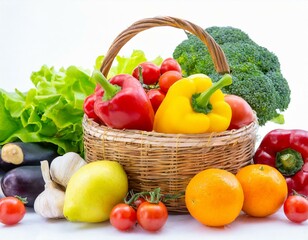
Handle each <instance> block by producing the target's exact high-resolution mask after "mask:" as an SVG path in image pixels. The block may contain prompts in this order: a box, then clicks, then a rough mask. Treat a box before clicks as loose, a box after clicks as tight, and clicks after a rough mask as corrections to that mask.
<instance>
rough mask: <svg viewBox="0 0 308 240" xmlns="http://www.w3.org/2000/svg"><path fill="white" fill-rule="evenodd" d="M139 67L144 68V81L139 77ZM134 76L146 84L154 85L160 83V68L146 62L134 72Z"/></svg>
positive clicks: (142, 70)
mask: <svg viewBox="0 0 308 240" xmlns="http://www.w3.org/2000/svg"><path fill="white" fill-rule="evenodd" d="M139 66H140V67H141V68H142V69H141V72H142V79H141V78H140V77H139V71H140V70H139ZM132 75H133V77H135V78H137V79H138V80H139V81H141V82H142V83H144V84H147V85H154V84H156V83H157V82H158V79H159V77H160V68H159V67H158V66H157V65H155V64H154V63H151V62H144V63H141V64H139V65H138V66H137V67H136V68H135V69H134V70H133V73H132Z"/></svg>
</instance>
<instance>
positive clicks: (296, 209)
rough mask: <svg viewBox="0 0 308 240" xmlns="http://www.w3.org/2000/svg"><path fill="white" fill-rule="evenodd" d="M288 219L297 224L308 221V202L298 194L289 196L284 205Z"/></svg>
mask: <svg viewBox="0 0 308 240" xmlns="http://www.w3.org/2000/svg"><path fill="white" fill-rule="evenodd" d="M283 211H284V213H285V215H286V217H287V218H288V219H289V220H290V221H292V222H295V223H302V222H305V221H306V220H307V219H308V200H307V198H306V197H305V196H301V195H298V194H295V195H291V196H289V197H288V198H287V199H286V201H285V202H284V205H283Z"/></svg>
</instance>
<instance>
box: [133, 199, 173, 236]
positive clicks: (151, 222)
mask: <svg viewBox="0 0 308 240" xmlns="http://www.w3.org/2000/svg"><path fill="white" fill-rule="evenodd" d="M167 219H168V210H167V207H166V206H165V204H164V203H162V202H158V203H151V202H144V203H141V205H140V206H139V207H138V209H137V221H138V223H139V225H140V226H141V227H142V228H143V229H144V230H147V231H150V232H155V231H158V230H160V229H161V228H162V227H163V226H164V225H165V224H166V222H167Z"/></svg>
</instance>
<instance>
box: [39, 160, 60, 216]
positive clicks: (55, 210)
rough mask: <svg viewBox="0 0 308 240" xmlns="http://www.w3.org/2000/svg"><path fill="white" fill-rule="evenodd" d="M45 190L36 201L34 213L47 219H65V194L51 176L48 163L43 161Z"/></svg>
mask: <svg viewBox="0 0 308 240" xmlns="http://www.w3.org/2000/svg"><path fill="white" fill-rule="evenodd" d="M41 169H42V175H43V179H44V181H45V190H44V191H43V192H42V193H40V194H39V195H38V196H37V198H36V199H35V201H34V211H35V212H36V213H37V214H39V215H41V216H42V217H45V218H64V215H63V206H64V198H65V192H64V191H63V190H61V188H60V187H59V186H58V185H57V184H56V183H54V182H53V181H52V180H51V178H50V174H49V166H48V161H47V160H44V161H41Z"/></svg>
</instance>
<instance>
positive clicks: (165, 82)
mask: <svg viewBox="0 0 308 240" xmlns="http://www.w3.org/2000/svg"><path fill="white" fill-rule="evenodd" d="M181 78H182V73H179V72H177V71H168V72H165V73H164V74H162V75H161V76H160V78H159V80H158V84H159V87H160V89H161V90H162V91H163V92H165V93H167V92H168V90H169V88H170V87H171V85H172V84H173V83H175V82H176V81H178V80H180V79H181Z"/></svg>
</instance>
